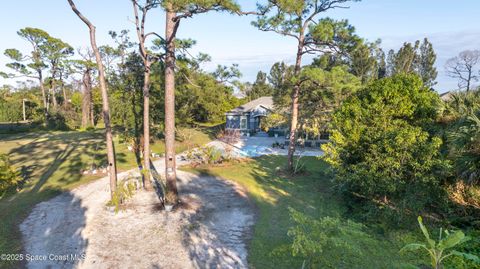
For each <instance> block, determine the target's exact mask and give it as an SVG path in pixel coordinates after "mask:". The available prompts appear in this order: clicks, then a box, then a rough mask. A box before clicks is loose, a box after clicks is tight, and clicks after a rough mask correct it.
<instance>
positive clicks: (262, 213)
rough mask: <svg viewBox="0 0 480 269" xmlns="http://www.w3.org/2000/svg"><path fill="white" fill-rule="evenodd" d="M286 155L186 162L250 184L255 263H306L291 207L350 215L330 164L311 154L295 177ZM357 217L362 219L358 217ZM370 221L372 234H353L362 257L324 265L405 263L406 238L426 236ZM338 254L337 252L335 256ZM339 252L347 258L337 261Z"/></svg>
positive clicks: (287, 265)
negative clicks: (297, 248)
mask: <svg viewBox="0 0 480 269" xmlns="http://www.w3.org/2000/svg"><path fill="white" fill-rule="evenodd" d="M285 162H286V158H285V157H262V158H258V159H256V160H252V161H250V162H245V163H238V164H231V165H227V166H223V167H209V168H207V167H205V168H195V169H190V168H186V169H187V170H188V171H192V172H196V173H207V174H211V175H215V176H219V177H222V178H225V179H229V180H232V181H235V182H238V183H240V184H242V185H243V186H245V187H246V189H247V190H248V192H249V194H250V197H251V198H252V199H253V200H254V201H255V202H256V205H257V207H258V219H257V222H256V224H255V228H254V237H253V240H252V242H251V243H250V248H249V263H250V264H251V265H252V267H253V268H301V266H302V261H303V259H302V258H300V257H293V256H292V254H291V249H290V245H291V242H292V240H291V238H289V236H288V235H287V231H288V229H289V228H290V227H291V226H292V225H294V223H293V222H292V220H291V218H290V215H289V211H288V208H289V207H292V208H294V209H296V210H299V211H301V212H304V213H305V214H307V215H309V216H312V217H315V218H318V217H323V216H331V217H339V218H341V219H343V220H347V219H348V212H347V207H346V205H345V204H344V202H343V201H342V197H341V196H340V195H338V194H337V193H336V192H335V191H334V190H333V188H332V183H331V181H330V179H331V177H330V176H329V175H328V173H327V172H326V171H327V169H328V166H327V165H326V164H325V163H324V162H322V161H320V160H318V159H316V158H306V159H305V162H306V167H307V169H308V173H307V174H306V175H304V176H298V177H295V178H294V179H291V178H286V177H285V176H281V175H279V172H277V171H276V170H277V167H283V165H284V164H285ZM352 221H356V220H352ZM380 230H381V229H377V228H375V227H372V226H369V225H368V224H365V232H366V233H367V234H368V238H367V239H365V240H359V241H355V240H349V243H350V244H351V245H352V246H353V247H357V248H360V249H362V251H363V254H362V256H361V257H352V256H346V255H345V256H344V254H343V253H335V252H334V253H332V252H329V255H331V256H326V257H325V259H324V263H323V264H322V266H321V267H320V268H369V269H370V268H403V267H404V266H405V264H406V263H408V262H411V261H412V260H411V259H412V258H411V257H405V256H401V255H400V254H399V249H400V248H401V247H402V246H404V245H405V244H406V243H410V242H412V241H415V240H421V237H419V233H418V231H417V230H413V232H409V231H389V232H388V233H386V232H383V233H380ZM335 255H337V257H334V256H335ZM333 258H337V259H338V260H342V262H340V263H337V264H332V263H333V262H332V261H333V260H334V259H333Z"/></svg>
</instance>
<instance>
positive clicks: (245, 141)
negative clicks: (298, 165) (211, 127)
mask: <svg viewBox="0 0 480 269" xmlns="http://www.w3.org/2000/svg"><path fill="white" fill-rule="evenodd" d="M284 141H285V139H284V138H283V137H278V138H275V137H255V136H253V137H242V138H240V140H239V141H238V142H237V143H235V144H232V145H229V144H226V143H224V142H222V141H219V140H216V141H213V142H210V143H209V145H210V146H214V147H217V148H219V149H221V150H230V151H232V152H233V154H234V155H237V156H239V157H242V156H243V157H258V156H263V155H285V156H286V155H287V154H288V148H287V146H285V148H283V149H282V148H273V147H272V145H273V144H275V143H279V144H283V143H284ZM295 155H297V156H315V157H319V156H323V151H322V150H320V149H319V148H302V147H297V149H296V151H295Z"/></svg>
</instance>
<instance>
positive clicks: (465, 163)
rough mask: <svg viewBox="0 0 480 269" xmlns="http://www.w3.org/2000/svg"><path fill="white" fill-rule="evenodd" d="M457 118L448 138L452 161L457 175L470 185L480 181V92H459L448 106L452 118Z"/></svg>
mask: <svg viewBox="0 0 480 269" xmlns="http://www.w3.org/2000/svg"><path fill="white" fill-rule="evenodd" d="M449 114H450V115H453V117H454V118H455V120H454V122H453V124H450V125H449V128H448V131H447V135H448V142H449V147H448V148H449V153H450V158H451V159H452V160H453V162H454V164H455V168H456V171H457V175H458V176H459V177H460V178H462V179H464V180H466V181H468V182H469V183H478V182H479V181H480V180H479V178H480V92H478V91H477V92H472V93H457V94H456V95H454V98H453V100H452V101H451V102H450V103H449V104H447V113H446V114H445V115H444V117H448V115H449Z"/></svg>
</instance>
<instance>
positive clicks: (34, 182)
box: [9, 131, 126, 192]
mask: <svg viewBox="0 0 480 269" xmlns="http://www.w3.org/2000/svg"><path fill="white" fill-rule="evenodd" d="M9 156H12V162H13V164H14V165H15V166H18V167H21V174H22V177H23V178H24V181H25V186H27V187H28V186H31V187H32V189H31V191H33V192H38V191H40V189H41V188H42V187H44V186H45V185H46V184H47V185H51V186H55V187H62V186H67V185H68V184H71V183H75V182H78V181H80V180H81V179H82V177H83V176H84V175H83V174H82V170H84V169H89V170H93V169H95V168H97V172H98V174H96V175H94V176H105V175H106V174H105V173H102V172H103V171H102V170H101V169H100V168H101V167H102V166H106V163H107V159H106V154H105V143H104V141H103V134H102V133H100V132H98V131H95V132H68V133H59V134H49V133H47V134H43V135H41V136H40V137H38V138H36V139H34V140H32V141H30V142H29V143H26V144H24V145H21V146H19V147H16V148H14V149H12V150H11V151H10V152H9ZM116 157H117V163H119V162H126V155H125V154H124V153H117V154H116Z"/></svg>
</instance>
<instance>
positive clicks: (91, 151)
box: [0, 129, 211, 268]
mask: <svg viewBox="0 0 480 269" xmlns="http://www.w3.org/2000/svg"><path fill="white" fill-rule="evenodd" d="M185 131H187V132H189V133H191V137H189V139H188V140H185V139H181V138H180V139H179V140H180V141H178V142H177V148H176V150H177V152H181V151H184V150H186V149H188V148H190V147H193V146H196V145H203V144H205V143H208V142H209V141H211V139H210V136H209V134H208V133H205V132H203V131H202V130H200V129H189V130H185ZM164 149H165V146H164V143H163V141H161V140H158V141H157V142H156V143H155V144H153V145H152V152H156V153H163V152H164ZM115 151H116V157H117V167H118V171H119V172H120V171H124V170H128V169H131V168H134V167H136V166H137V163H136V158H135V154H134V153H133V152H130V151H128V149H127V145H126V144H121V143H119V142H118V138H115ZM0 153H5V154H7V155H8V156H9V158H10V160H11V162H12V164H13V166H14V167H16V168H17V169H18V170H19V171H20V173H21V175H22V177H23V178H24V179H25V180H24V183H23V186H22V190H21V191H20V192H18V193H16V194H12V195H7V196H5V197H3V198H2V199H0V253H22V251H23V250H22V244H21V233H20V231H19V228H18V225H19V224H20V223H21V222H22V221H23V220H24V219H25V218H26V217H27V216H28V214H29V213H30V211H31V210H32V208H33V207H34V206H35V205H36V204H37V203H39V202H42V201H45V200H48V199H49V198H52V197H54V196H55V195H57V194H59V193H61V192H62V191H65V190H69V189H72V188H75V187H77V186H79V185H81V184H84V183H87V182H89V181H92V180H95V179H98V178H100V177H103V176H105V174H97V175H83V174H82V173H81V171H82V170H84V169H90V168H91V167H92V165H95V166H96V167H100V166H102V165H104V164H105V163H106V156H105V143H104V133H103V130H94V131H84V132H78V131H71V132H45V131H41V132H32V133H23V134H13V135H6V134H4V135H0ZM9 265H10V267H12V268H16V267H18V264H5V263H3V264H2V261H0V268H4V267H6V266H9Z"/></svg>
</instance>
